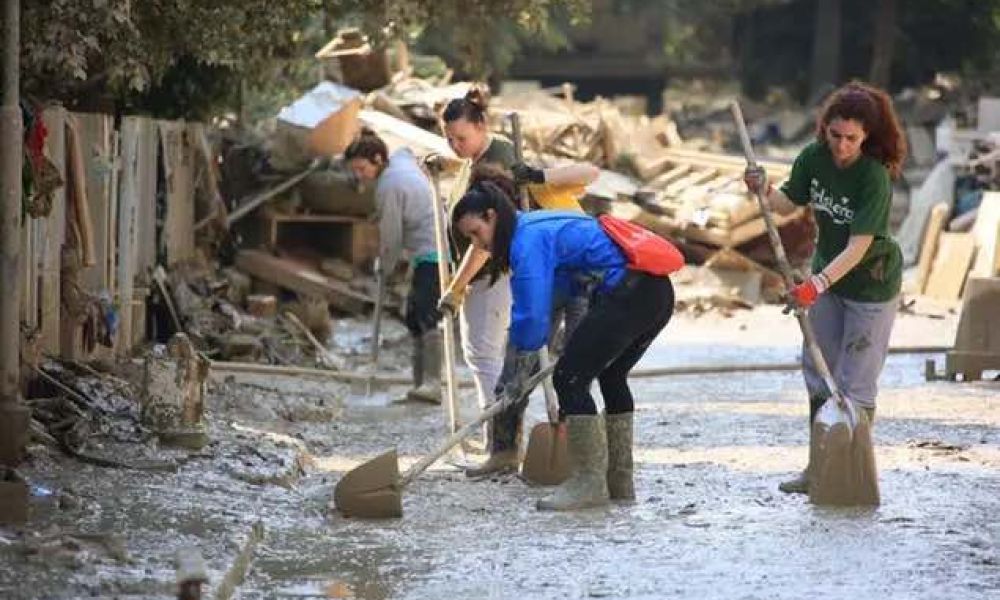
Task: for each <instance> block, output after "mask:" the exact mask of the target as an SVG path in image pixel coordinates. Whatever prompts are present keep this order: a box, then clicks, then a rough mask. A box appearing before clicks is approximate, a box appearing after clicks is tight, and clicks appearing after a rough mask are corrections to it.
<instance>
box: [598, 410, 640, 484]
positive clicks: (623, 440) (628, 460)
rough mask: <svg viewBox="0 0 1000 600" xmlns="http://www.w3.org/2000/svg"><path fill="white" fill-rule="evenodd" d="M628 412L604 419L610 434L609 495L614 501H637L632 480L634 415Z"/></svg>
mask: <svg viewBox="0 0 1000 600" xmlns="http://www.w3.org/2000/svg"><path fill="white" fill-rule="evenodd" d="M633 414H635V413H631V412H626V413H619V414H616V415H606V416H605V417H604V423H605V427H606V428H607V432H608V494H609V495H610V496H611V499H612V500H619V501H622V502H634V501H635V483H634V481H633V479H632V471H633V465H632V415H633Z"/></svg>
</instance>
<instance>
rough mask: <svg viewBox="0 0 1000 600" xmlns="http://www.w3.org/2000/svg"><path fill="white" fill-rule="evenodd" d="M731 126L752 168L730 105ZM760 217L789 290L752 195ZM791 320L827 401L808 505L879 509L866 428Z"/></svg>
mask: <svg viewBox="0 0 1000 600" xmlns="http://www.w3.org/2000/svg"><path fill="white" fill-rule="evenodd" d="M731 108H732V112H733V120H734V121H735V122H736V129H737V131H738V132H739V135H740V142H741V143H742V145H743V153H744V154H745V155H746V159H747V163H748V164H749V165H750V166H756V164H757V159H756V158H755V156H754V151H753V146H752V145H751V144H750V136H749V135H748V134H747V126H746V123H745V122H744V120H743V111H742V110H740V105H739V103H738V102H736V101H735V100H734V101H733V103H732V107H731ZM757 203H758V204H759V205H760V212H761V216H763V217H764V223H765V225H766V226H767V235H768V238H769V239H770V241H771V247H772V248H773V249H774V255H775V258H777V261H778V266H779V267H780V269H781V274H782V276H783V277H784V279H785V286H786V287H787V288H788V289H792V287H794V286H795V281H794V279H793V278H792V268H791V266H790V265H789V264H788V257H787V256H786V255H785V248H784V246H782V244H781V237H780V236H779V235H778V229H777V227H775V225H774V219H773V218H772V216H771V210H770V208H769V207H768V205H767V202H766V201H765V200H764V196H763V195H762V194H760V193H758V194H757ZM795 318H796V319H797V320H798V322H799V327H800V328H801V329H802V337H803V339H804V340H805V346H806V351H807V352H809V356H810V357H811V358H812V361H813V364H814V365H815V366H816V370H817V371H819V373H820V376H821V377H822V378H823V382H824V383H825V384H826V388H827V392H828V400H827V401H826V402H825V403H824V404H823V406H822V407H821V408H820V411H819V413H817V415H816V420H815V421H814V422H813V430H812V436H810V444H809V458H810V465H811V466H812V471H811V472H810V474H809V501H810V502H812V503H813V504H827V505H838V506H877V505H878V504H879V489H878V471H877V470H876V467H875V451H874V449H873V447H872V437H871V423H869V422H868V419H867V417H866V416H865V415H864V413H863V412H861V411H858V409H857V407H856V406H854V403H853V402H852V401H851V400H850V399H849V398H847V397H846V396H844V394H843V393H842V392H841V391H840V389H839V388H838V387H837V383H836V382H835V381H834V379H833V376H832V375H831V374H830V368H829V367H828V366H827V364H826V360H825V359H824V358H823V353H822V352H821V351H820V349H819V345H818V344H817V343H816V334H815V333H814V332H813V328H812V324H811V323H810V322H809V318H808V316H807V314H806V310H805V309H804V308H802V307H801V306H796V307H795Z"/></svg>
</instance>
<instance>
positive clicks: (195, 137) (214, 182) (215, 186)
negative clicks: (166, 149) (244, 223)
mask: <svg viewBox="0 0 1000 600" xmlns="http://www.w3.org/2000/svg"><path fill="white" fill-rule="evenodd" d="M188 135H190V136H191V143H192V144H194V146H195V154H196V155H197V156H198V157H199V158H200V160H201V161H202V166H203V169H204V174H205V178H204V180H203V182H204V185H205V190H206V193H207V194H208V197H209V199H210V201H211V205H212V208H211V209H210V214H211V216H213V217H214V218H216V219H218V220H219V222H222V221H223V220H224V219H225V218H226V216H227V215H228V214H229V210H228V209H227V208H226V202H225V201H224V200H223V199H222V194H221V193H220V191H219V179H220V175H219V165H218V163H217V162H216V160H215V154H214V153H213V151H212V146H211V144H209V142H208V133H207V132H206V127H205V124H204V123H188ZM196 216H197V217H198V218H199V219H201V221H199V222H204V220H205V219H207V218H208V215H196ZM195 229H197V227H196V228H195Z"/></svg>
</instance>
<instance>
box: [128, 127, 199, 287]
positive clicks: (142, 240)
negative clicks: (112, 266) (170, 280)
mask: <svg viewBox="0 0 1000 600" xmlns="http://www.w3.org/2000/svg"><path fill="white" fill-rule="evenodd" d="M135 118H136V119H139V121H140V127H139V140H138V147H137V161H138V162H137V163H136V169H137V170H136V177H137V181H136V194H137V195H136V198H135V202H136V211H137V213H136V218H137V219H138V221H137V227H138V235H137V237H136V238H135V244H136V250H135V251H136V252H137V255H136V256H137V259H136V260H137V262H136V263H135V268H134V271H133V277H134V278H137V280H138V281H139V282H142V283H143V284H145V285H148V284H149V281H150V277H151V275H152V273H153V268H154V267H155V266H156V264H157V257H158V254H159V248H160V246H159V245H158V244H157V236H156V179H157V169H158V166H159V148H160V136H159V131H158V128H157V127H156V123H155V122H154V121H153V120H152V119H147V118H145V117H135ZM192 227H193V225H192Z"/></svg>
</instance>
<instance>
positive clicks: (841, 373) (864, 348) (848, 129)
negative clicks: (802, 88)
mask: <svg viewBox="0 0 1000 600" xmlns="http://www.w3.org/2000/svg"><path fill="white" fill-rule="evenodd" d="M905 157H906V145H905V138H904V136H903V132H902V129H901V128H900V126H899V120H898V119H897V117H896V114H895V111H894V110H893V107H892V101H891V100H890V98H889V96H888V95H887V94H886V93H885V92H883V91H881V90H879V89H876V88H874V87H871V86H869V85H866V84H863V83H860V82H852V83H849V84H847V85H845V86H843V87H841V88H840V89H838V90H836V91H835V92H833V94H831V95H830V97H829V98H828V99H827V101H826V103H825V105H824V106H823V110H822V112H821V113H820V117H819V119H818V121H817V127H816V140H815V141H814V142H812V143H811V144H810V145H809V146H807V147H806V148H805V149H804V150H802V152H801V153H800V154H799V155H798V157H797V158H796V159H795V163H794V165H793V166H792V172H791V175H790V176H789V178H788V180H787V181H786V182H785V183H784V184H783V185H782V186H781V188H780V189H773V188H772V187H771V186H770V185H769V184H768V181H767V176H766V174H765V172H764V170H763V169H761V168H760V167H754V168H748V169H747V171H746V174H745V179H746V183H747V187H749V188H750V191H751V192H755V193H756V192H757V191H761V192H764V194H765V197H766V198H767V201H768V203H769V204H770V206H771V207H773V208H774V209H775V210H776V211H778V212H781V213H788V212H791V211H793V210H794V209H795V207H796V206H806V205H809V206H812V209H813V213H814V214H815V216H816V224H817V228H818V233H817V236H816V252H815V254H814V255H813V260H812V274H811V275H810V276H809V277H808V278H807V279H806V280H805V281H803V282H802V283H800V284H798V285H796V286H795V287H794V288H793V289H792V290H790V292H789V295H790V297H791V300H792V301H793V302H795V303H797V304H798V305H800V306H803V307H807V308H809V320H810V322H811V323H812V325H813V328H814V329H815V331H816V340H817V342H818V344H819V347H820V350H821V351H822V353H823V357H824V358H825V359H826V362H827V364H828V366H829V367H830V372H831V374H832V375H833V378H834V381H835V382H836V384H837V386H839V388H840V390H841V391H842V392H843V393H844V394H845V395H846V396H847V397H848V398H850V399H851V400H852V401H853V402H854V403H855V404H856V405H858V406H860V407H861V408H863V409H864V412H865V413H866V414H867V415H868V417H869V419H874V416H875V397H876V395H877V393H878V377H879V374H880V373H881V371H882V367H883V365H884V364H885V357H886V354H887V353H888V348H889V335H890V333H891V331H892V324H893V321H894V320H895V316H896V307H897V304H898V299H897V298H898V295H899V288H900V283H901V279H902V262H903V260H902V254H901V252H900V249H899V245H898V244H897V243H896V241H895V240H893V239H892V236H891V235H890V233H889V210H890V207H891V205H892V185H891V183H890V180H891V179H895V178H897V177H899V174H900V170H901V168H902V164H903V160H904V159H905ZM802 368H803V373H804V376H805V383H806V389H807V391H808V392H809V422H810V424H811V423H812V421H813V419H814V418H815V417H816V412H817V411H818V410H819V408H820V406H822V405H823V402H825V400H826V399H827V398H828V397H829V395H830V394H829V391H828V390H827V388H826V384H825V383H824V382H823V379H822V377H821V376H820V375H819V373H818V372H817V371H816V368H815V366H814V365H813V364H812V360H811V359H810V356H809V353H808V352H807V351H805V349H803V352H802ZM811 430H812V427H811V426H810V431H811ZM809 473H810V466H807V467H806V469H805V470H804V471H803V472H802V473H801V474H800V475H799V476H797V477H795V478H794V479H792V480H790V481H786V482H784V483H782V484H781V485H780V486H779V489H781V491H783V492H788V493H807V492H808V488H809Z"/></svg>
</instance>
